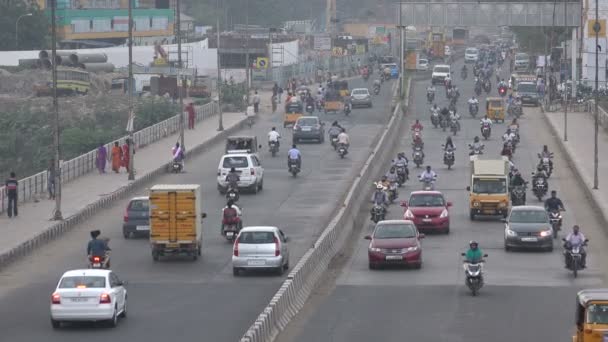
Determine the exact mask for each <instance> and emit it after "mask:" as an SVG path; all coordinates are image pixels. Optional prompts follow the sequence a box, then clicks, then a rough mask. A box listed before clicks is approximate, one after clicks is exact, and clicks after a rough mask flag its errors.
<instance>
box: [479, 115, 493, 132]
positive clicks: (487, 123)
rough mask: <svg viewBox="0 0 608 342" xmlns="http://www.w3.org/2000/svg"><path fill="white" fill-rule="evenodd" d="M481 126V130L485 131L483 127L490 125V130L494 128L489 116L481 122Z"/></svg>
mask: <svg viewBox="0 0 608 342" xmlns="http://www.w3.org/2000/svg"><path fill="white" fill-rule="evenodd" d="M479 124H480V125H481V129H482V131H483V126H484V125H489V126H490V129H491V128H492V120H491V119H490V118H488V116H487V115H485V116H484V117H483V118H482V119H481V120H480V121H479Z"/></svg>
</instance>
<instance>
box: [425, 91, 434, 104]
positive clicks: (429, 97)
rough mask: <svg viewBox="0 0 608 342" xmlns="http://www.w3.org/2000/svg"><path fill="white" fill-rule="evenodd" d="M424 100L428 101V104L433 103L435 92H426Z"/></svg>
mask: <svg viewBox="0 0 608 342" xmlns="http://www.w3.org/2000/svg"><path fill="white" fill-rule="evenodd" d="M426 100H427V101H429V104H431V103H433V101H435V92H433V91H427V92H426Z"/></svg>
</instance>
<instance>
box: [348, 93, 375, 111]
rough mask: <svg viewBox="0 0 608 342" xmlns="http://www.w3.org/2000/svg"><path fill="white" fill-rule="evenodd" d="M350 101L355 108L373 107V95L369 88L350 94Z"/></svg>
mask: <svg viewBox="0 0 608 342" xmlns="http://www.w3.org/2000/svg"><path fill="white" fill-rule="evenodd" d="M350 100H351V104H352V106H353V107H356V106H365V107H368V108H371V107H372V95H371V94H370V93H369V89H367V88H356V89H353V91H352V92H351V93H350Z"/></svg>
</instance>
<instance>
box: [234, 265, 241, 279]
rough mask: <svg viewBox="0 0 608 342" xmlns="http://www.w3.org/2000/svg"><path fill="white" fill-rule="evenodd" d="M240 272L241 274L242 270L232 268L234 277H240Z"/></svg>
mask: <svg viewBox="0 0 608 342" xmlns="http://www.w3.org/2000/svg"><path fill="white" fill-rule="evenodd" d="M239 272H240V270H239V269H238V268H236V267H233V268H232V275H233V276H235V277H238V276H239V275H240V273H239Z"/></svg>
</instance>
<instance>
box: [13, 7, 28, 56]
mask: <svg viewBox="0 0 608 342" xmlns="http://www.w3.org/2000/svg"><path fill="white" fill-rule="evenodd" d="M31 16H32V13H26V14H23V15H21V16H19V18H17V21H16V22H15V50H19V20H21V18H25V17H31Z"/></svg>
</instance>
